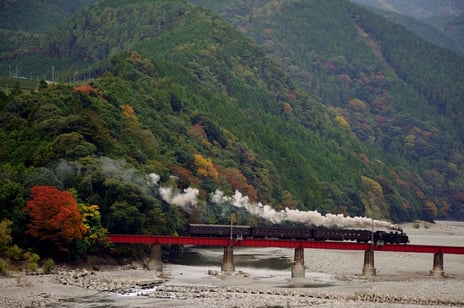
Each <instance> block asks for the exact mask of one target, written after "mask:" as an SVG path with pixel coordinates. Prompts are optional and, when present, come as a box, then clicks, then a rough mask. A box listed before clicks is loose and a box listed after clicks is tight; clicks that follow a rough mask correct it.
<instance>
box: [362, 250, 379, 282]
mask: <svg viewBox="0 0 464 308" xmlns="http://www.w3.org/2000/svg"><path fill="white" fill-rule="evenodd" d="M362 273H363V276H366V277H372V276H375V274H376V270H375V267H374V251H373V250H366V251H364V266H363V271H362Z"/></svg>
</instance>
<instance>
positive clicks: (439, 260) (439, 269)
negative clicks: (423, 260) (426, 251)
mask: <svg viewBox="0 0 464 308" xmlns="http://www.w3.org/2000/svg"><path fill="white" fill-rule="evenodd" d="M444 274H445V272H444V271H443V253H441V252H438V253H435V254H434V255H433V268H432V270H431V271H430V275H432V276H435V277H441V276H443V275H444Z"/></svg>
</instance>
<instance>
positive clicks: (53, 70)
mask: <svg viewBox="0 0 464 308" xmlns="http://www.w3.org/2000/svg"><path fill="white" fill-rule="evenodd" d="M51 81H52V82H55V66H54V65H52V80H51Z"/></svg>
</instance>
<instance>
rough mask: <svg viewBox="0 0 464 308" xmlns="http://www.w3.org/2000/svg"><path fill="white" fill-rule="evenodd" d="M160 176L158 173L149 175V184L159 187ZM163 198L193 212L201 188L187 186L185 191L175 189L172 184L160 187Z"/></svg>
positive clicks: (188, 211)
mask: <svg viewBox="0 0 464 308" xmlns="http://www.w3.org/2000/svg"><path fill="white" fill-rule="evenodd" d="M159 180H160V176H159V175H157V174H156V173H150V174H149V175H148V184H149V185H150V186H151V187H157V186H158V181H159ZM159 194H160V196H161V198H162V199H163V200H164V201H166V202H167V203H169V204H171V205H176V206H178V207H180V208H182V209H183V210H184V211H186V212H187V213H191V212H192V210H193V209H195V208H196V207H197V203H198V195H199V190H198V189H196V188H191V187H189V188H186V189H184V190H183V191H180V190H178V189H174V188H173V187H171V186H161V187H159Z"/></svg>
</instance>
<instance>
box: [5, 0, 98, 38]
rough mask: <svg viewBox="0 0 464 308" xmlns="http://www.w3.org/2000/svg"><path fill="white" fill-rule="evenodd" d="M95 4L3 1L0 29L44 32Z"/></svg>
mask: <svg viewBox="0 0 464 308" xmlns="http://www.w3.org/2000/svg"><path fill="white" fill-rule="evenodd" d="M96 2H98V0H47V1H43V0H5V1H2V2H1V3H0V29H6V30H15V31H16V30H21V31H25V32H46V31H48V30H51V29H52V28H53V27H55V26H56V25H57V24H58V23H60V22H61V21H62V20H63V19H65V18H69V17H71V16H72V15H74V14H75V13H76V12H78V11H79V10H81V9H82V8H86V7H88V6H89V5H92V4H94V3H96Z"/></svg>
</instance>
